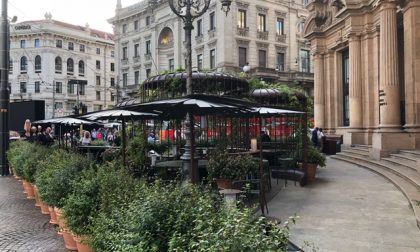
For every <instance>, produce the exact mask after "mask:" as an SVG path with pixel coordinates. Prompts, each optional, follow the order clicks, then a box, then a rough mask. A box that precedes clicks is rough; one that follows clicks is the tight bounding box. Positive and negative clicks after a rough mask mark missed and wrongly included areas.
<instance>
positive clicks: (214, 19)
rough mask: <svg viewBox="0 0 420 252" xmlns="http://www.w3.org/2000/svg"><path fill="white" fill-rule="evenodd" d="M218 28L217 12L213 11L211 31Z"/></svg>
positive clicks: (211, 14)
mask: <svg viewBox="0 0 420 252" xmlns="http://www.w3.org/2000/svg"><path fill="white" fill-rule="evenodd" d="M215 29H216V15H215V12H214V11H213V12H212V13H210V31H213V30H215Z"/></svg>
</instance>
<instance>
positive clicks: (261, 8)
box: [256, 5, 268, 14]
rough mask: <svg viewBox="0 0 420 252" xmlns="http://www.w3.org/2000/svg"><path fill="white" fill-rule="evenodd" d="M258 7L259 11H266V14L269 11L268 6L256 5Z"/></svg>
mask: <svg viewBox="0 0 420 252" xmlns="http://www.w3.org/2000/svg"><path fill="white" fill-rule="evenodd" d="M256 8H257V12H258V13H264V14H267V12H268V8H266V7H262V6H258V5H257V6H256Z"/></svg>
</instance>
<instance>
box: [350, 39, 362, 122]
mask: <svg viewBox="0 0 420 252" xmlns="http://www.w3.org/2000/svg"><path fill="white" fill-rule="evenodd" d="M361 63H362V62H361V50H360V36H359V35H355V34H350V37H349V78H350V80H349V105H350V108H349V109H350V128H362V118H363V115H362V73H361Z"/></svg>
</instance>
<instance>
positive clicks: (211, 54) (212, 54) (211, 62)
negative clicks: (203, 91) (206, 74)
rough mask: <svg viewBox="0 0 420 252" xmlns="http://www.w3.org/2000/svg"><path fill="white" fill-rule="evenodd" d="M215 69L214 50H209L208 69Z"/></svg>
mask: <svg viewBox="0 0 420 252" xmlns="http://www.w3.org/2000/svg"><path fill="white" fill-rule="evenodd" d="M214 68H216V49H212V50H210V69H214Z"/></svg>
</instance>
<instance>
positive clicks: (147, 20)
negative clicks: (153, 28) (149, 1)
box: [146, 16, 150, 26]
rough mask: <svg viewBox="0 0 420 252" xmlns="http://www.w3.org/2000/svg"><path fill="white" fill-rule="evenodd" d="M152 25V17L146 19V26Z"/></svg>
mask: <svg viewBox="0 0 420 252" xmlns="http://www.w3.org/2000/svg"><path fill="white" fill-rule="evenodd" d="M148 25H150V16H147V17H146V26H148Z"/></svg>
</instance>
